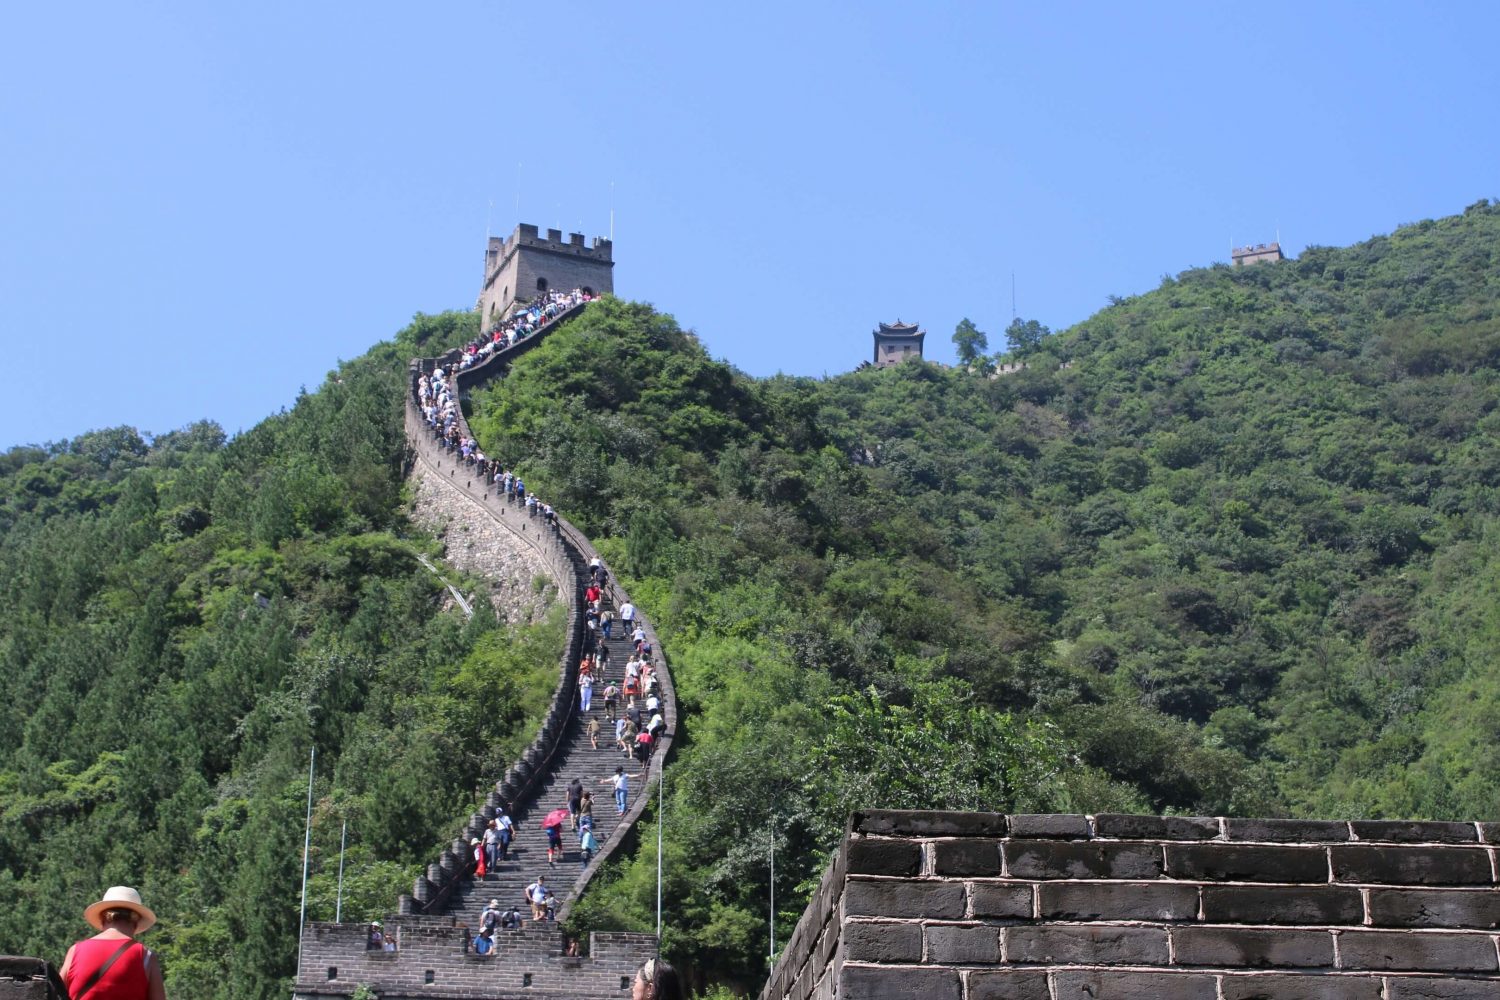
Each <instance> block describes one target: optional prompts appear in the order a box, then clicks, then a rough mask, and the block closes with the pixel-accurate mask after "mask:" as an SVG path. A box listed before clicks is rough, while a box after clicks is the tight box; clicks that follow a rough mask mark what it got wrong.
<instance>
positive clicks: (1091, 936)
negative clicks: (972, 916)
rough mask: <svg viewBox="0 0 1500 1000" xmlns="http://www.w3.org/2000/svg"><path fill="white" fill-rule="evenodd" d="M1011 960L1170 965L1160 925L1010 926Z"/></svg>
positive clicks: (1007, 953)
mask: <svg viewBox="0 0 1500 1000" xmlns="http://www.w3.org/2000/svg"><path fill="white" fill-rule="evenodd" d="M1004 934H1005V958H1006V961H1008V962H1027V963H1032V964H1037V963H1045V964H1049V965H1166V964H1167V954H1168V949H1167V932H1166V930H1164V929H1162V928H1157V927H1120V926H1115V925H1110V924H1096V925H1085V926H1065V925H1060V926H1050V927H1049V926H1043V927H1019V926H1018V927H1007V928H1005V931H1004Z"/></svg>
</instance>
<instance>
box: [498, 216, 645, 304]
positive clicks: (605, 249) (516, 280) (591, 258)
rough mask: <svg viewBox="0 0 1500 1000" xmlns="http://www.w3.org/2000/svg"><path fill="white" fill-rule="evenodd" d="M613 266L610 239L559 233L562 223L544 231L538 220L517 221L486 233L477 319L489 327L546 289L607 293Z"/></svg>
mask: <svg viewBox="0 0 1500 1000" xmlns="http://www.w3.org/2000/svg"><path fill="white" fill-rule="evenodd" d="M614 266H615V261H614V243H613V242H612V241H610V240H607V239H605V238H604V237H602V236H595V237H594V239H593V241H592V242H590V241H588V240H587V238H586V237H585V236H584V235H583V233H568V234H567V236H566V238H564V235H563V231H562V230H561V229H548V230H547V231H546V235H543V234H542V231H541V230H540V229H539V228H538V227H537V226H534V225H532V224H531V223H528V222H522V223H520V224H518V225H517V226H516V228H515V229H514V230H513V231H512V232H511V234H510V235H509V236H491V237H490V238H489V241H488V243H487V244H486V245H485V249H484V281H483V283H482V284H481V286H480V291H479V310H480V315H481V316H482V317H483V319H482V322H483V324H484V325H485V327H486V328H488V327H489V326H492V325H493V324H495V323H498V322H499V321H500V320H502V319H504V318H505V317H506V316H507V315H509V314H510V313H511V312H512V311H513V310H514V309H515V308H516V307H517V306H521V305H524V304H525V303H527V302H530V301H531V299H532V298H534V297H535V296H536V295H538V294H541V293H543V292H546V291H548V290H562V289H567V288H582V289H585V290H587V291H589V292H593V293H599V294H606V293H612V292H613V291H614V289H615V285H614V277H613V268H614Z"/></svg>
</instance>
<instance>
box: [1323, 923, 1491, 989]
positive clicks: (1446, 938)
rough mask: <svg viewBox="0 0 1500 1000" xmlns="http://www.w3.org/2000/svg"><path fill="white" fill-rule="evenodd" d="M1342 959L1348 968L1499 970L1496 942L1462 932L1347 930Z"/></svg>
mask: <svg viewBox="0 0 1500 1000" xmlns="http://www.w3.org/2000/svg"><path fill="white" fill-rule="evenodd" d="M1339 957H1340V959H1341V960H1342V965H1343V967H1344V968H1346V969H1411V970H1418V971H1425V972H1496V971H1500V968H1497V965H1496V962H1497V959H1496V956H1495V939H1494V938H1493V937H1491V936H1490V935H1488V934H1480V933H1464V932H1461V931H1424V932H1403V931H1373V930H1372V931H1347V932H1345V933H1344V934H1343V935H1341V936H1340V937H1339ZM1496 995H1497V996H1500V993H1497V994H1496Z"/></svg>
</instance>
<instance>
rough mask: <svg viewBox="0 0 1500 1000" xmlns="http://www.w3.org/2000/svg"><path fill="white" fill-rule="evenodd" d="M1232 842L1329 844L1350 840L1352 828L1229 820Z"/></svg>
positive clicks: (1308, 821) (1308, 822) (1300, 821)
mask: <svg viewBox="0 0 1500 1000" xmlns="http://www.w3.org/2000/svg"><path fill="white" fill-rule="evenodd" d="M1224 827H1225V830H1226V831H1227V832H1228V834H1229V839H1230V840H1266V841H1272V842H1274V843H1278V844H1326V843H1339V842H1341V841H1346V840H1348V839H1349V824H1348V823H1345V822H1343V821H1341V820H1323V819H1228V820H1225V821H1224Z"/></svg>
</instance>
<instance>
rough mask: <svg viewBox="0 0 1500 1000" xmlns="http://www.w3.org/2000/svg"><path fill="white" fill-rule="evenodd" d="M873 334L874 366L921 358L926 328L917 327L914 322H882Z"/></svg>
mask: <svg viewBox="0 0 1500 1000" xmlns="http://www.w3.org/2000/svg"><path fill="white" fill-rule="evenodd" d="M874 334H875V361H874V364H875V367H876V368H885V367H888V366H890V365H898V364H900V363H901V362H903V361H910V360H912V359H913V358H915V359H917V360H918V361H920V360H921V359H922V338H923V337H925V336H927V331H926V330H919V329H917V324H915V323H903V322H901V321H900V320H899V319H898V320H896V322H894V323H882V324H880V328H879V329H878V330H876V331H875V332H874Z"/></svg>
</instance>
